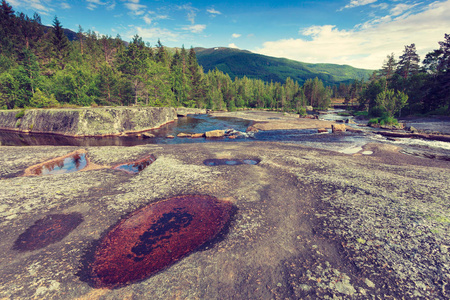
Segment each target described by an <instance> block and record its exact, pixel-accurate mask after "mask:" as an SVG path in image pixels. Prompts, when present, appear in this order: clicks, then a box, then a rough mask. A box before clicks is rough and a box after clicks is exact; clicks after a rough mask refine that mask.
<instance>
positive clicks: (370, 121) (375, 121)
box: [369, 118, 379, 125]
mask: <svg viewBox="0 0 450 300" xmlns="http://www.w3.org/2000/svg"><path fill="white" fill-rule="evenodd" d="M378 123H379V118H373V119H370V120H369V125H372V124H378Z"/></svg>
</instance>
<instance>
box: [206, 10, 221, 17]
mask: <svg viewBox="0 0 450 300" xmlns="http://www.w3.org/2000/svg"><path fill="white" fill-rule="evenodd" d="M206 11H207V12H209V13H210V14H212V15H221V14H222V13H221V12H220V11H218V10H215V9H214V8H209V9H207V10H206Z"/></svg>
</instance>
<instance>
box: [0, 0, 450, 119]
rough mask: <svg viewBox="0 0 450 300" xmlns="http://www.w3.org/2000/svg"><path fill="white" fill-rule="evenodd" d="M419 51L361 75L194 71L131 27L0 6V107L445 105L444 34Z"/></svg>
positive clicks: (374, 109)
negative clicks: (68, 29)
mask: <svg viewBox="0 0 450 300" xmlns="http://www.w3.org/2000/svg"><path fill="white" fill-rule="evenodd" d="M439 46H440V47H439V49H437V50H434V51H432V52H430V53H429V54H427V55H426V57H425V59H424V60H423V63H422V66H420V65H419V62H420V58H419V56H418V55H417V52H416V49H415V45H414V44H412V45H409V46H405V50H404V53H403V54H402V55H401V56H400V57H399V58H398V60H397V59H396V58H395V56H394V54H391V55H388V56H387V59H386V61H385V62H384V64H383V66H382V68H381V69H380V70H378V71H375V72H374V73H373V75H372V76H371V78H370V79H369V80H368V81H364V80H363V79H360V80H355V81H353V82H352V83H350V84H343V83H342V84H340V85H339V86H324V84H323V82H322V81H321V80H319V79H318V78H315V79H308V80H307V81H306V82H305V83H304V84H303V85H302V86H301V85H300V84H299V83H298V82H296V81H294V80H292V79H291V78H287V79H286V81H285V83H283V84H281V83H279V82H264V81H262V80H257V79H249V78H247V77H243V78H234V79H232V78H230V76H229V75H227V74H225V73H223V72H221V71H219V70H217V69H216V70H212V71H209V72H207V73H204V72H203V69H202V67H201V66H200V65H199V64H198V62H197V58H196V55H195V51H194V49H193V48H192V47H191V48H190V49H189V50H187V49H185V48H184V46H183V47H181V48H179V49H169V48H167V47H165V46H164V45H163V44H162V43H161V42H160V41H159V40H158V41H157V43H156V45H155V46H153V47H152V46H151V45H150V44H148V43H144V41H143V40H142V38H141V37H139V36H137V35H136V36H134V37H133V39H132V40H131V41H130V42H129V43H127V42H124V41H123V40H122V38H121V37H120V36H119V35H117V36H116V37H111V36H105V35H98V34H96V33H95V32H92V31H90V30H88V31H84V30H83V28H82V27H81V26H80V27H79V29H78V32H77V34H76V38H75V39H73V40H72V41H69V39H68V38H67V36H66V34H65V32H64V29H63V27H62V24H61V23H60V21H59V20H58V18H57V17H55V18H54V21H53V26H51V27H46V26H43V25H42V23H41V18H40V16H39V15H38V14H36V13H35V14H34V15H33V17H32V18H30V17H28V16H26V15H24V14H23V13H15V12H14V10H13V8H12V7H11V5H9V4H8V3H7V2H6V1H5V0H2V3H1V6H0V108H3V109H12V108H25V107H60V106H96V105H102V106H106V105H113V106H114V105H148V106H174V107H179V106H184V107H197V108H208V109H213V110H230V111H233V110H235V109H238V108H243V107H247V108H267V109H276V110H283V111H295V112H299V113H305V107H306V106H313V107H315V108H326V107H328V106H329V104H330V102H331V98H333V97H334V98H344V99H345V102H346V103H350V102H357V103H358V104H359V108H360V109H361V110H368V111H369V113H370V114H371V115H372V116H380V117H382V116H389V117H392V116H397V115H398V114H400V113H401V114H414V113H428V112H433V111H441V112H444V113H447V114H449V113H450V105H449V104H450V90H449V89H450V78H449V74H450V71H449V70H450V68H449V61H450V36H449V35H448V34H446V35H445V39H444V41H442V42H439Z"/></svg>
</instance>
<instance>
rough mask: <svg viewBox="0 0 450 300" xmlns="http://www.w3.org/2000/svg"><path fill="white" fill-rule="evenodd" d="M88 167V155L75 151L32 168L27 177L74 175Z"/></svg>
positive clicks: (29, 169)
mask: <svg viewBox="0 0 450 300" xmlns="http://www.w3.org/2000/svg"><path fill="white" fill-rule="evenodd" d="M87 165H88V159H87V153H86V152H85V151H75V152H72V153H70V154H68V155H65V156H63V157H59V158H55V159H52V160H49V161H47V162H44V163H42V164H38V165H35V166H31V167H29V168H28V169H26V170H25V176H40V175H55V174H66V173H73V172H77V171H80V170H82V169H84V168H85V167H86V166H87Z"/></svg>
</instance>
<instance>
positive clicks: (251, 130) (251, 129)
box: [246, 126, 259, 132]
mask: <svg viewBox="0 0 450 300" xmlns="http://www.w3.org/2000/svg"><path fill="white" fill-rule="evenodd" d="M258 131H259V130H258V128H255V127H254V126H249V127H248V128H247V130H246V132H258Z"/></svg>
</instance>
